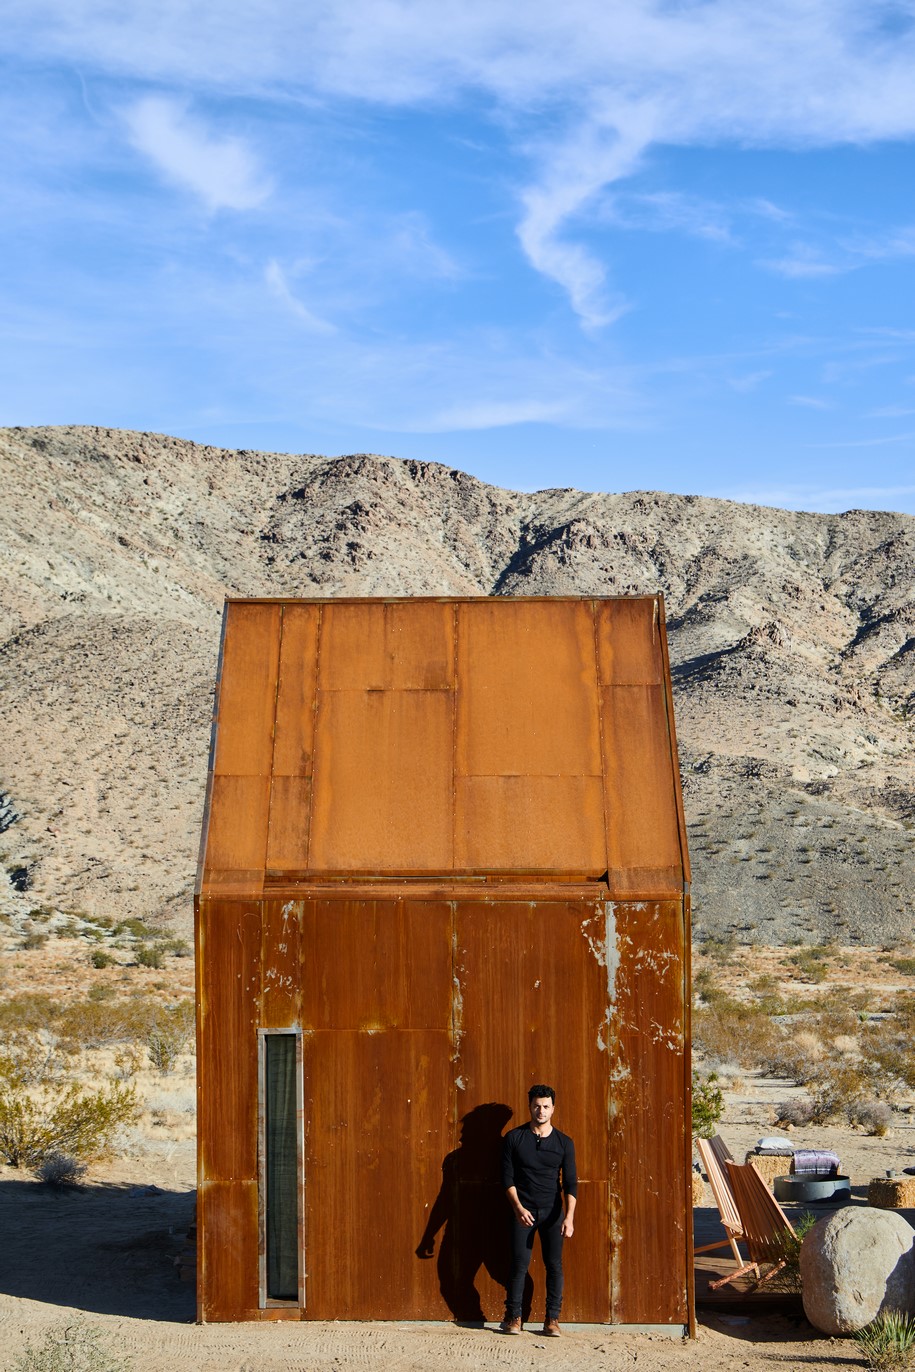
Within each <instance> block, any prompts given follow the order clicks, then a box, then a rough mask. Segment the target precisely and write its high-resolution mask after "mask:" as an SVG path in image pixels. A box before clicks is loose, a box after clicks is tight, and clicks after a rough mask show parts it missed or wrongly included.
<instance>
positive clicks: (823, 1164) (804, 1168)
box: [791, 1148, 839, 1177]
mask: <svg viewBox="0 0 915 1372" xmlns="http://www.w3.org/2000/svg"><path fill="white" fill-rule="evenodd" d="M791 1170H792V1172H794V1173H798V1172H803V1173H806V1174H809V1173H811V1172H815V1173H817V1174H818V1175H819V1176H821V1177H835V1176H837V1175H838V1172H839V1155H838V1153H834V1152H833V1151H832V1149H831V1148H796V1149H795V1152H794V1161H793V1162H792V1164H791Z"/></svg>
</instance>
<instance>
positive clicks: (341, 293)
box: [0, 0, 915, 513]
mask: <svg viewBox="0 0 915 1372" xmlns="http://www.w3.org/2000/svg"><path fill="white" fill-rule="evenodd" d="M4 12H5V23H4V26H3V30H2V32H0V59H2V63H3V80H2V83H0V121H2V123H0V127H2V128H3V130H4V137H3V142H2V153H0V157H2V163H0V174H2V184H3V189H4V201H5V208H4V214H3V216H2V221H0V254H2V257H0V260H2V263H3V267H4V271H3V278H2V282H0V350H2V352H0V423H3V424H40V423H54V424H56V423H91V424H102V425H106V426H111V427H123V428H136V429H152V430H159V431H163V432H167V433H173V434H178V435H180V436H182V437H186V438H194V439H197V440H199V441H204V442H211V443H216V444H220V445H225V446H227V447H242V448H267V449H278V450H283V451H307V452H321V453H328V454H336V453H343V452H355V451H374V452H383V453H391V454H394V455H396V456H399V457H419V458H427V459H432V460H437V461H441V462H445V463H448V464H451V465H454V466H459V467H461V468H463V469H465V470H467V471H471V472H473V473H474V474H476V475H478V476H480V477H482V478H483V479H485V480H488V481H493V482H496V483H498V484H501V485H506V486H511V487H515V488H520V489H535V488H538V487H545V486H577V487H580V488H583V489H590V490H628V489H636V488H638V489H646V488H647V489H665V490H674V491H682V492H691V493H699V494H708V495H722V496H728V497H732V498H736V499H748V500H757V501H760V502H763V503H768V504H779V505H786V506H789V507H797V508H804V509H819V510H838V509H846V508H849V507H853V506H863V507H870V508H877V509H895V510H906V511H909V512H913V513H915V462H913V456H915V176H913V171H915V0H905V2H904V3H893V4H890V3H881V0H866V2H865V0H768V3H767V4H766V5H765V6H762V5H760V4H759V0H752V3H750V0H702V3H696V2H695V0H668V2H667V3H657V0H620V3H617V4H615V5H606V4H604V3H598V0H567V3H565V4H564V5H562V6H557V5H556V4H555V3H553V2H552V0H551V3H544V2H543V0H526V3H525V4H524V5H519V4H518V3H517V2H516V0H515V2H513V3H511V4H509V3H505V0H459V3H456V2H455V0H436V3H432V0H425V3H416V0H413V2H410V3H408V2H407V0H335V3H333V4H322V5H318V4H314V3H309V0H295V2H294V0H245V3H240V2H239V0H194V3H193V4H191V3H190V0H155V2H154V0H130V3H128V4H123V3H115V0H7V4H6V5H5V6H4Z"/></svg>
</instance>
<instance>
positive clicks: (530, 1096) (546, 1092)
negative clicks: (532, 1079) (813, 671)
mask: <svg viewBox="0 0 915 1372" xmlns="http://www.w3.org/2000/svg"><path fill="white" fill-rule="evenodd" d="M545 1096H549V1098H550V1100H551V1101H552V1102H553V1104H554V1105H555V1104H556V1092H555V1091H554V1090H553V1088H552V1086H544V1085H543V1084H542V1083H541V1084H540V1085H539V1086H532V1087H531V1089H530V1090H529V1091H528V1093H527V1103H528V1105H533V1103H534V1101H535V1100H543V1099H544V1097H545Z"/></svg>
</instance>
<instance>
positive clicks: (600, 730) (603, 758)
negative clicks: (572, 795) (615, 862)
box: [591, 600, 610, 881]
mask: <svg viewBox="0 0 915 1372" xmlns="http://www.w3.org/2000/svg"><path fill="white" fill-rule="evenodd" d="M597 616H598V605H597V601H596V600H592V601H591V632H592V639H593V643H594V682H595V685H596V687H597V737H598V744H599V747H600V789H601V797H602V803H603V808H604V875H605V877H606V878H607V880H608V881H609V876H610V813H609V811H608V809H607V755H606V752H605V751H604V692H603V682H602V681H601V677H600V645H599V643H598V637H597V635H598V627H597Z"/></svg>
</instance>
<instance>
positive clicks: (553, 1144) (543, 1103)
mask: <svg viewBox="0 0 915 1372" xmlns="http://www.w3.org/2000/svg"><path fill="white" fill-rule="evenodd" d="M527 1099H528V1105H529V1106H530V1112H531V1118H530V1123H529V1124H522V1125H519V1126H518V1128H517V1129H511V1130H509V1132H508V1133H507V1134H506V1135H505V1138H504V1139H503V1141H502V1185H503V1186H504V1187H505V1191H506V1194H507V1196H508V1199H509V1202H510V1203H511V1207H512V1211H513V1212H514V1214H513V1219H512V1229H511V1246H512V1253H511V1277H510V1279H509V1283H508V1295H507V1298H506V1301H505V1319H504V1320H503V1321H502V1323H501V1324H500V1325H499V1328H500V1329H501V1331H502V1333H503V1334H520V1333H521V1297H522V1295H523V1292H524V1278H525V1277H526V1276H527V1270H528V1268H529V1266H530V1262H531V1254H532V1253H533V1251H534V1235H535V1234H537V1233H539V1235H540V1251H541V1253H542V1254H543V1265H544V1267H545V1268H546V1318H545V1319H544V1322H543V1333H544V1334H546V1335H548V1336H552V1337H556V1336H558V1334H559V1333H560V1329H559V1310H560V1307H561V1306H562V1241H563V1239H570V1238H571V1237H572V1234H573V1233H574V1232H575V1225H574V1215H575V1200H576V1195H577V1193H578V1176H577V1174H576V1171H575V1145H574V1143H573V1142H572V1140H571V1139H570V1138H569V1136H568V1134H562V1133H560V1132H559V1130H558V1129H554V1128H553V1124H552V1118H553V1111H554V1110H555V1108H556V1092H555V1091H554V1090H553V1088H552V1086H543V1085H537V1086H532V1087H531V1089H530V1090H529V1091H528V1093H527Z"/></svg>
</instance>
